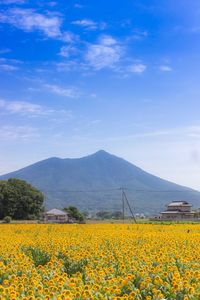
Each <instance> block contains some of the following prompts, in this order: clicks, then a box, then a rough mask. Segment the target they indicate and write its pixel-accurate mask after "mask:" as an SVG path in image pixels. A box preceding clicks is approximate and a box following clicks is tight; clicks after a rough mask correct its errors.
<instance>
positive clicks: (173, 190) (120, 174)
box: [0, 150, 200, 213]
mask: <svg viewBox="0 0 200 300" xmlns="http://www.w3.org/2000/svg"><path fill="white" fill-rule="evenodd" d="M11 177H15V178H19V179H24V180H26V181H28V182H30V183H31V184H32V185H34V186H35V187H37V188H38V189H40V190H41V191H42V192H43V193H44V194H45V206H46V207H47V208H54V207H57V208H63V207H66V206H68V205H75V206H77V207H79V208H80V209H82V210H90V211H97V210H119V209H121V206H122V204H121V203H122V202H121V190H120V187H123V188H125V191H126V194H127V197H128V200H129V202H130V204H131V206H132V207H133V208H134V210H135V212H145V213H154V212H155V213H157V212H159V211H161V210H163V209H164V206H165V205H166V204H167V203H168V202H169V201H172V200H187V201H189V202H191V203H192V204H193V206H194V207H196V208H197V207H200V192H197V191H195V190H192V189H189V188H186V187H183V186H180V185H177V184H174V183H171V182H169V181H166V180H163V179H161V178H159V177H156V176H154V175H151V174H149V173H147V172H145V171H143V170H142V169H140V168H138V167H137V166H135V165H133V164H131V163H129V162H128V161H126V160H124V159H122V158H119V157H117V156H114V155H111V154H109V153H107V152H105V151H103V150H100V151H98V152H96V153H94V154H92V155H89V156H86V157H82V158H75V159H69V158H66V159H61V158H57V157H52V158H49V159H46V160H43V161H40V162H37V163H35V164H33V165H30V166H28V167H25V168H23V169H20V170H18V171H15V172H12V173H8V174H6V175H3V176H0V180H4V179H8V178H11Z"/></svg>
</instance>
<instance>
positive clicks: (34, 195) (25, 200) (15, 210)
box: [0, 178, 44, 220]
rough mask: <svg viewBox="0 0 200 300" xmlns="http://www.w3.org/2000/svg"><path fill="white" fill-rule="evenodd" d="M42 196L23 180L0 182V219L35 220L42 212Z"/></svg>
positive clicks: (13, 179)
mask: <svg viewBox="0 0 200 300" xmlns="http://www.w3.org/2000/svg"><path fill="white" fill-rule="evenodd" d="M43 201H44V196H43V194H42V193H41V192H40V191H39V190H37V189H36V188H35V187H33V186H32V185H30V184H29V183H27V182H26V181H24V180H20V179H16V178H10V179H8V180H2V181H0V218H1V219H2V218H4V217H5V216H10V217H11V218H12V219H16V220H24V219H35V218H38V217H39V216H40V213H41V211H42V210H43Z"/></svg>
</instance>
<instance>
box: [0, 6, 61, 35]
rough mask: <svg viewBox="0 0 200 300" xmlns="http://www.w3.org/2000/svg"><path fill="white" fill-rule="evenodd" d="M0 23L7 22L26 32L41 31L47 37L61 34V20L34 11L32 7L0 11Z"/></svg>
mask: <svg viewBox="0 0 200 300" xmlns="http://www.w3.org/2000/svg"><path fill="white" fill-rule="evenodd" d="M0 23H7V24H10V25H13V26H15V27H16V28H19V29H22V30H24V31H27V32H31V31H34V30H38V31H41V32H42V33H43V34H44V35H45V36H47V37H49V38H58V37H60V36H61V31H60V27H61V23H62V20H61V18H60V17H58V16H52V15H44V14H40V13H36V12H35V11H34V10H32V9H20V8H14V9H10V10H7V11H4V12H1V13H0Z"/></svg>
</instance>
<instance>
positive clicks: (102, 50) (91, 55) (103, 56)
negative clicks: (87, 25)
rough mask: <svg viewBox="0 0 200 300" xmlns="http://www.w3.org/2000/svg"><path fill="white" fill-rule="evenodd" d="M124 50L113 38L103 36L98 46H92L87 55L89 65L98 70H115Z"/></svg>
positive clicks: (89, 47)
mask: <svg viewBox="0 0 200 300" xmlns="http://www.w3.org/2000/svg"><path fill="white" fill-rule="evenodd" d="M122 54H123V49H122V47H121V45H120V44H119V43H118V42H117V40H115V39H114V38H113V37H111V36H102V37H101V38H100V39H99V42H98V43H97V44H90V45H89V46H88V49H87V52H86V54H85V59H86V61H87V62H88V64H89V65H90V66H91V67H93V68H94V69H96V70H101V69H103V68H113V67H114V66H115V65H116V64H117V63H118V62H119V61H120V59H121V57H122Z"/></svg>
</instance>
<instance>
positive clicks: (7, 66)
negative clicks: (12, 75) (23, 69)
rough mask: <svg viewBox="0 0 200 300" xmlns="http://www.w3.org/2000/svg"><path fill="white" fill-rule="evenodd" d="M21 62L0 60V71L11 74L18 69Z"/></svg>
mask: <svg viewBox="0 0 200 300" xmlns="http://www.w3.org/2000/svg"><path fill="white" fill-rule="evenodd" d="M21 63H22V62H21V61H19V60H16V59H7V58H3V57H1V58H0V71H5V72H13V71H16V70H18V69H19V67H18V66H19V64H21Z"/></svg>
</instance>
